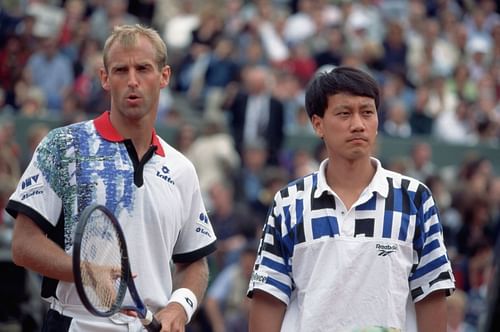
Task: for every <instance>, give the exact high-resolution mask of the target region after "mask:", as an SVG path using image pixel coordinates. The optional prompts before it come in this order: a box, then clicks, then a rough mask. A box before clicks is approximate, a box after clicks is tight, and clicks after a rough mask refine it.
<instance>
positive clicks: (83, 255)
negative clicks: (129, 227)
mask: <svg viewBox="0 0 500 332" xmlns="http://www.w3.org/2000/svg"><path fill="white" fill-rule="evenodd" d="M73 275H74V280H75V286H76V290H77V292H78V296H79V297H80V300H81V301H82V304H83V305H84V306H85V308H86V309H87V310H88V311H89V312H91V313H92V314H94V315H96V316H101V317H109V316H111V315H113V314H115V313H117V312H118V311H119V310H120V309H121V305H122V303H123V299H124V298H125V294H126V292H127V285H128V282H129V281H130V278H131V277H130V275H131V273H130V265H129V263H128V255H127V248H126V243H125V237H124V235H123V231H122V229H121V227H120V224H119V223H118V220H117V219H116V217H115V216H114V215H113V213H112V212H111V211H109V210H108V209H107V208H106V207H105V206H103V205H99V204H93V205H89V206H88V207H86V208H85V209H84V210H83V212H82V215H81V218H80V220H79V222H78V224H77V226H76V230H75V236H74V243H73Z"/></svg>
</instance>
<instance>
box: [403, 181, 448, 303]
mask: <svg viewBox="0 0 500 332" xmlns="http://www.w3.org/2000/svg"><path fill="white" fill-rule="evenodd" d="M422 188H425V187H423V186H422ZM422 188H421V190H419V191H418V192H417V194H416V195H417V199H418V200H419V201H421V202H422V204H421V205H420V208H419V210H418V213H417V228H416V232H415V237H414V240H413V246H414V262H415V263H414V265H413V268H412V271H411V274H410V277H409V282H410V289H411V295H412V298H413V301H415V302H418V301H420V300H421V299H423V298H424V297H426V296H427V295H429V294H430V293H432V292H434V291H437V290H446V293H447V295H450V294H451V293H452V292H453V290H454V289H455V279H454V277H453V273H452V269H451V264H450V261H449V258H448V254H447V252H446V247H445V245H444V240H443V230H442V226H441V223H440V221H439V213H438V208H437V206H436V204H435V202H434V199H433V198H432V195H431V193H430V191H429V190H428V189H427V188H425V189H422Z"/></svg>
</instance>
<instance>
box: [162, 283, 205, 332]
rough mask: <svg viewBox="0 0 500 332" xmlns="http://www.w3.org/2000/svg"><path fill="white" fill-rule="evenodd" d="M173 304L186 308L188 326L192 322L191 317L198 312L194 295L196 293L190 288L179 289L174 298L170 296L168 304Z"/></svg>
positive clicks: (174, 293) (173, 295)
mask: <svg viewBox="0 0 500 332" xmlns="http://www.w3.org/2000/svg"><path fill="white" fill-rule="evenodd" d="M171 302H176V303H179V304H180V305H181V306H182V307H183V308H184V311H185V312H186V315H187V322H186V324H187V323H189V322H190V321H191V317H192V316H193V314H194V312H195V311H196V308H197V307H198V300H197V299H196V295H194V293H193V292H192V291H191V290H190V289H188V288H179V289H176V290H175V291H174V292H173V293H172V296H170V300H168V303H171Z"/></svg>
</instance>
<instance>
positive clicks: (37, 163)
mask: <svg viewBox="0 0 500 332" xmlns="http://www.w3.org/2000/svg"><path fill="white" fill-rule="evenodd" d="M49 135H50V134H49ZM51 137H53V136H52V135H50V136H48V137H46V138H45V139H44V140H42V142H41V143H40V144H39V146H38V147H37V149H36V150H35V152H34V154H33V158H32V160H31V162H30V164H29V165H28V167H27V168H26V170H25V171H24V173H23V175H22V177H21V180H20V181H19V183H18V185H17V187H16V190H15V191H14V193H12V195H11V196H10V199H9V202H8V205H7V208H6V211H7V212H8V213H9V214H11V215H12V216H13V217H17V214H18V213H23V214H25V215H27V216H29V217H30V218H31V219H32V220H33V221H34V222H35V223H36V224H37V225H38V226H39V227H40V228H42V229H43V230H44V231H45V232H47V233H48V232H49V231H50V229H51V228H52V227H54V226H56V224H57V222H58V220H59V216H60V214H61V208H62V200H61V198H60V197H59V195H58V193H57V192H56V191H55V190H54V183H53V182H54V181H62V179H61V178H60V175H59V174H58V172H59V170H60V169H61V165H60V162H59V160H60V158H59V151H57V149H56V145H55V144H53V141H52V139H51Z"/></svg>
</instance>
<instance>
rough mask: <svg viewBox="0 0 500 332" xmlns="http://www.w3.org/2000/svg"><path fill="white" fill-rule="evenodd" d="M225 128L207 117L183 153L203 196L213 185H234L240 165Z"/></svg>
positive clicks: (222, 124) (220, 122) (217, 121)
mask: <svg viewBox="0 0 500 332" xmlns="http://www.w3.org/2000/svg"><path fill="white" fill-rule="evenodd" d="M224 125H225V123H224V122H222V121H221V120H220V119H215V118H207V119H206V120H205V121H204V122H203V125H202V133H201V135H198V136H197V137H196V139H195V140H194V142H193V144H191V146H190V147H189V149H188V150H187V151H186V156H187V157H188V158H189V159H190V160H191V162H192V163H193V164H194V167H195V168H196V171H197V174H198V179H199V181H200V189H201V191H202V194H204V195H205V196H207V194H208V192H209V188H211V187H212V185H213V184H215V183H220V182H233V181H234V177H235V174H236V172H237V169H238V168H239V167H240V164H241V163H240V156H239V154H238V152H237V151H236V150H235V148H234V144H233V140H232V137H231V135H229V134H228V133H227V132H226V131H225V127H224Z"/></svg>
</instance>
